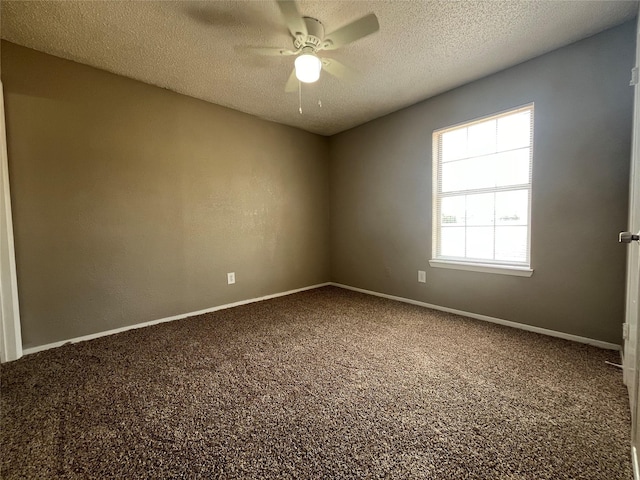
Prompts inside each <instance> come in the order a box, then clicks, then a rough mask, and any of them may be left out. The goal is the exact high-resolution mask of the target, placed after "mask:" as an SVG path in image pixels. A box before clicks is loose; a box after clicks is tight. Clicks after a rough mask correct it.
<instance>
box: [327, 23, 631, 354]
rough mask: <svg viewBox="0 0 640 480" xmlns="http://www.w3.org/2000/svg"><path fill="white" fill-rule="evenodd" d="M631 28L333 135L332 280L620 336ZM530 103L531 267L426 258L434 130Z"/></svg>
mask: <svg viewBox="0 0 640 480" xmlns="http://www.w3.org/2000/svg"><path fill="white" fill-rule="evenodd" d="M634 28H635V26H634V24H633V22H630V23H628V24H625V25H623V26H621V27H617V28H615V29H612V30H609V31H607V32H604V33H602V34H600V35H597V36H594V37H591V38H589V39H586V40H584V41H581V42H579V43H577V44H573V45H570V46H568V47H565V48H562V49H560V50H557V51H554V52H552V53H549V54H547V55H544V56H542V57H538V58H536V59H534V60H531V61H529V62H526V63H523V64H521V65H518V66H516V67H514V68H510V69H508V70H505V71H503V72H500V73H498V74H495V75H492V76H490V77H487V78H485V79H482V80H479V81H476V82H473V83H471V84H469V85H466V86H463V87H461V88H458V89H455V90H453V91H450V92H448V93H445V94H443V95H440V96H437V97H435V98H432V99H430V100H428V101H425V102H422V103H420V104H417V105H414V106H412V107H410V108H407V109H405V110H402V111H399V112H396V113H394V114H391V115H388V116H386V117H383V118H380V119H378V120H376V121H373V122H370V123H368V124H366V125H363V126H361V127H358V128H355V129H353V130H350V131H348V132H345V133H342V134H340V135H337V136H334V137H332V138H331V139H330V140H331V142H330V156H331V206H332V214H331V266H332V279H333V281H335V282H340V283H344V284H347V285H351V286H356V287H360V288H365V289H369V290H374V291H377V292H383V293H387V294H392V295H398V296H402V297H407V298H411V299H415V300H419V301H423V302H427V303H432V304H436V305H440V306H445V307H450V308H455V309H460V310H464V311H468V312H473V313H478V314H484V315H489V316H493V317H498V318H502V319H506V320H511V321H515V322H521V323H526V324H530V325H534V326H538V327H543V328H548V329H552V330H557V331H561V332H567V333H571V334H575V335H581V336H585V337H590V338H593V339H598V340H603V341H608V342H615V343H620V342H621V323H622V319H623V306H624V279H625V251H626V249H625V248H624V247H623V246H620V245H618V244H617V243H616V241H617V233H618V232H619V231H620V230H623V229H624V228H625V226H626V225H627V194H628V182H629V158H630V142H631V140H630V138H631V137H630V134H631V111H632V103H633V98H632V93H633V92H632V89H631V88H630V87H629V79H630V70H631V67H632V66H633V58H634V45H635V34H634ZM424 81H426V82H428V81H429V80H428V78H425V79H424ZM528 102H535V137H534V163H533V193H532V195H533V198H532V252H531V256H532V266H533V268H534V269H535V272H534V274H533V276H532V277H531V278H523V277H512V276H505V275H495V274H486V273H475V272H466V271H454V270H445V269H438V268H430V266H429V263H428V260H429V258H430V254H431V135H432V133H433V131H434V130H435V129H438V128H441V127H446V126H448V125H452V124H456V123H459V122H462V121H465V120H470V119H473V118H476V117H480V116H484V115H488V114H491V113H494V112H499V111H501V110H504V109H508V108H511V107H515V106H518V105H522V104H525V103H528ZM419 269H420V270H426V271H427V283H426V284H419V283H418V282H417V270H419Z"/></svg>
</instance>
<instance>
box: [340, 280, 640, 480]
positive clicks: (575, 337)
mask: <svg viewBox="0 0 640 480" xmlns="http://www.w3.org/2000/svg"><path fill="white" fill-rule="evenodd" d="M331 285H333V286H335V287H340V288H345V289H347V290H353V291H356V292H360V293H366V294H368V295H375V296H376V297H383V298H388V299H390V300H397V301H399V302H404V303H410V304H412V305H419V306H421V307H427V308H431V309H433V310H440V311H443V312H449V313H455V314H456V315H462V316H465V317H471V318H475V319H477V320H484V321H485V322H491V323H498V324H500V325H505V326H507V327H512V328H518V329H520V330H526V331H528V332H534V333H540V334H542V335H549V336H551V337H558V338H563V339H565V340H571V341H574V342H578V343H586V344H588V345H593V346H595V347H600V348H605V349H607V350H620V345H617V344H615V343H609V342H603V341H601V340H594V339H593V338H587V337H580V336H578V335H572V334H570V333H564V332H557V331H555V330H548V329H546V328H540V327H534V326H532V325H527V324H525V323H518V322H511V321H509V320H503V319H501V318H495V317H490V316H488V315H481V314H478V313H472V312H465V311H463V310H456V309H455V308H449V307H441V306H440V305H433V304H431V303H425V302H420V301H418V300H412V299H410V298H405V297H396V296H395V295H388V294H386V293H380V292H374V291H371V290H365V289H363V288H357V287H352V286H349V285H344V284H342V283H335V282H331ZM638 480H640V479H638Z"/></svg>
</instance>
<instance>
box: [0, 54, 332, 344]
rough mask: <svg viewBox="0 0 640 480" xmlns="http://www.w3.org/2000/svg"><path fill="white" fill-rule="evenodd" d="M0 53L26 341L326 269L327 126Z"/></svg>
mask: <svg viewBox="0 0 640 480" xmlns="http://www.w3.org/2000/svg"><path fill="white" fill-rule="evenodd" d="M2 64H3V69H2V80H3V82H4V87H5V100H6V118H7V135H8V151H9V167H10V172H9V173H10V178H11V194H12V202H13V212H14V222H15V240H16V260H17V268H18V285H19V295H20V307H21V314H22V333H23V339H24V345H25V347H32V346H37V345H42V344H46V343H50V342H54V341H59V340H65V339H69V338H73V337H77V336H81V335H87V334H91V333H95V332H100V331H104V330H109V329H113V328H118V327H122V326H127V325H132V324H136V323H139V322H144V321H149V320H154V319H159V318H164V317H167V316H172V315H176V314H182V313H187V312H190V311H195V310H199V309H205V308H209V307H213V306H216V305H221V304H225V303H229V302H234V301H238V300H242V299H248V298H253V297H258V296H263V295H267V294H271V293H276V292H282V291H286V290H290V289H295V288H299V287H305V286H308V285H313V284H317V283H321V282H326V281H329V279H330V278H329V251H328V234H329V232H328V220H329V217H328V215H329V212H328V205H327V201H326V200H327V197H328V157H327V155H328V145H327V144H328V141H327V139H326V138H324V137H319V136H317V135H312V134H309V133H305V132H302V131H300V130H296V129H293V128H289V127H284V126H281V125H276V124H274V123H270V122H266V121H263V120H260V119H257V118H255V117H252V116H249V115H246V114H243V113H239V112H235V111H233V110H229V109H225V108H222V107H218V106H215V105H211V104H208V103H205V102H202V101H199V100H195V99H192V98H189V97H185V96H182V95H178V94H175V93H172V92H169V91H167V90H163V89H160V88H156V87H152V86H149V85H145V84H143V83H140V82H136V81H133V80H129V79H126V78H123V77H120V76H116V75H112V74H109V73H106V72H104V71H100V70H97V69H94V68H90V67H87V66H83V65H80V64H77V63H73V62H69V61H65V60H61V59H59V58H56V57H53V56H50V55H45V54H42V53H38V52H35V51H33V50H29V49H26V48H22V47H19V46H16V45H13V44H10V43H6V42H3V43H2ZM231 271H234V272H235V273H236V277H237V283H236V284H235V285H233V286H227V283H226V273H227V272H231Z"/></svg>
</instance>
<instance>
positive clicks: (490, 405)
mask: <svg viewBox="0 0 640 480" xmlns="http://www.w3.org/2000/svg"><path fill="white" fill-rule="evenodd" d="M605 360H609V361H613V362H616V361H618V360H619V354H618V352H613V351H607V350H601V349H598V348H595V347H591V346H588V345H582V344H577V343H572V342H568V341H565V340H560V339H557V338H552V337H545V336H542V335H537V334H534V333H530V332H525V331H522V330H515V329H511V328H508V327H504V326H500V325H495V324H491V323H484V322H480V321H478V320H471V319H468V318H465V317H461V316H457V315H453V314H448V313H443V312H437V311H432V310H428V309H425V308H422V307H417V306H414V305H407V304H403V303H398V302H394V301H391V300H386V299H381V298H378V297H371V296H367V295H363V294H360V293H356V292H351V291H348V290H342V289H338V288H335V287H329V288H322V289H318V290H314V291H308V292H304V293H300V294H296V295H290V296H287V297H281V298H278V299H274V300H269V301H264V302H260V303H254V304H251V305H245V306H242V307H236V308H232V309H228V310H222V311H219V312H216V313H211V314H206V315H201V316H198V317H193V318H189V319H185V320H180V321H176V322H172V323H165V324H162V325H156V326H153V327H147V328H142V329H139V330H132V331H129V332H125V333H121V334H118V335H112V336H109V337H103V338H100V339H97V340H92V341H89V342H83V343H78V344H73V345H66V346H63V347H60V348H57V349H54V350H48V351H45V352H41V353H37V354H33V355H29V356H27V357H24V358H22V359H20V360H18V361H15V362H12V363H9V364H3V365H2V366H0V372H1V374H2V375H1V380H2V384H1V386H2V388H1V389H0V399H1V403H0V407H1V408H0V415H1V417H0V419H1V425H2V428H1V429H0V445H2V450H1V455H0V466H1V470H0V476H1V477H2V478H3V479H6V480H11V479H17V478H39V479H43V478H127V479H135V478H229V479H231V478H243V479H246V478H274V479H275V478H299V479H307V478H308V479H320V478H332V479H333V478H335V479H338V478H427V479H443V480H446V479H455V480H463V479H477V480H487V479H535V480H545V479H549V480H568V479H581V480H604V479H607V480H628V479H631V478H632V472H631V459H630V455H629V445H630V428H631V426H630V417H629V407H628V398H627V395H626V389H625V387H624V385H623V384H622V375H621V373H620V371H619V370H617V369H616V368H615V367H612V366H610V365H607V364H605V363H604V362H605Z"/></svg>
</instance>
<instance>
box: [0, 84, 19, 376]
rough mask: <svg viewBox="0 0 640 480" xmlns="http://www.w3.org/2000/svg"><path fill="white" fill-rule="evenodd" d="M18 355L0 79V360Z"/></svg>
mask: <svg viewBox="0 0 640 480" xmlns="http://www.w3.org/2000/svg"><path fill="white" fill-rule="evenodd" d="M20 357H22V333H21V330H20V308H19V305H18V282H17V277H16V259H15V250H14V245H13V220H12V216H11V195H10V191H9V162H8V159H7V135H6V128H5V119H4V90H3V87H2V81H0V362H2V363H4V362H9V361H11V360H17V359H18V358H20Z"/></svg>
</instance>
